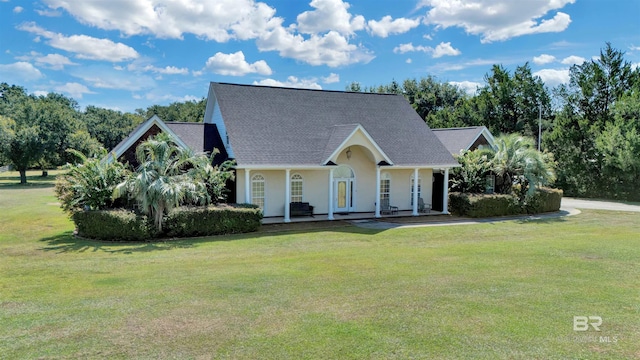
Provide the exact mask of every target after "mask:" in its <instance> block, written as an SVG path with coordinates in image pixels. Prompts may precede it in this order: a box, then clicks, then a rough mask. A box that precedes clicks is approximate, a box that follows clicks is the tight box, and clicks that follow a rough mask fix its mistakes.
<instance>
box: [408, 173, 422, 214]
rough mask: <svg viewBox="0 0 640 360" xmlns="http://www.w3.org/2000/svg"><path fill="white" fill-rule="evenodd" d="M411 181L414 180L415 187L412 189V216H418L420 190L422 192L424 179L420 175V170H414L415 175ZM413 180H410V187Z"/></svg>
mask: <svg viewBox="0 0 640 360" xmlns="http://www.w3.org/2000/svg"><path fill="white" fill-rule="evenodd" d="M411 180H413V187H411V192H412V197H411V202H412V203H413V206H412V208H413V209H412V210H413V213H412V214H411V215H413V216H418V215H419V214H418V189H420V191H422V184H421V182H422V178H421V177H420V174H419V173H418V168H415V169H413V174H412V175H411ZM411 180H409V185H411Z"/></svg>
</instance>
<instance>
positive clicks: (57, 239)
mask: <svg viewBox="0 0 640 360" xmlns="http://www.w3.org/2000/svg"><path fill="white" fill-rule="evenodd" d="M40 241H42V242H44V243H46V246H45V247H43V248H42V250H44V251H53V252H57V253H67V252H78V253H81V252H98V251H101V252H106V253H113V254H133V253H137V252H151V251H159V250H172V249H178V248H190V247H193V244H192V243H191V242H189V241H188V240H173V241H155V242H125V241H101V240H92V239H85V238H81V237H77V236H74V235H73V233H72V232H71V231H66V232H63V233H60V234H58V235H55V236H51V237H46V238H43V239H40Z"/></svg>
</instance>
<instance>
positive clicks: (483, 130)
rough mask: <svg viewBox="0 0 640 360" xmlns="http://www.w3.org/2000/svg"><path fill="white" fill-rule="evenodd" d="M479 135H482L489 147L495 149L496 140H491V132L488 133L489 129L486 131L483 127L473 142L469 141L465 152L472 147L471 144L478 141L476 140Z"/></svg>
mask: <svg viewBox="0 0 640 360" xmlns="http://www.w3.org/2000/svg"><path fill="white" fill-rule="evenodd" d="M480 135H484V138H485V139H487V142H489V145H490V146H491V147H492V148H494V149H495V146H496V145H495V144H496V140H495V139H494V138H493V135H491V132H490V131H489V129H487V127H486V126H483V127H482V130H481V131H480V132H479V133H478V135H476V137H475V138H473V140H471V143H470V144H469V145H467V147H466V148H465V150H469V148H470V147H471V145H473V143H475V142H476V141H477V140H478V138H480Z"/></svg>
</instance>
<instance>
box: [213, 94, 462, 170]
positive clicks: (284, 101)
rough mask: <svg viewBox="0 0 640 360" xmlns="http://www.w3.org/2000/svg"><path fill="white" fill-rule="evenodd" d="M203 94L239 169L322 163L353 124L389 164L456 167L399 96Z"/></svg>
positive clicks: (455, 163) (433, 136) (450, 157)
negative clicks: (211, 100) (211, 101)
mask: <svg viewBox="0 0 640 360" xmlns="http://www.w3.org/2000/svg"><path fill="white" fill-rule="evenodd" d="M211 89H212V90H213V94H215V97H216V99H215V100H216V102H217V104H218V106H219V108H220V112H221V114H222V118H223V119H224V123H225V126H226V129H227V133H228V135H229V139H230V144H231V147H232V149H233V152H234V155H235V159H236V161H237V163H238V165H240V166H248V165H322V162H323V161H324V160H326V158H327V156H328V154H330V153H331V152H332V151H331V150H330V149H329V148H330V147H331V146H336V147H337V146H338V145H340V143H341V142H342V141H343V140H344V138H346V136H348V135H349V134H350V133H351V131H353V129H355V127H356V126H357V125H358V124H360V125H362V127H363V128H364V129H365V130H366V131H367V132H368V133H369V135H370V136H371V137H372V138H373V140H374V141H375V142H376V143H377V144H378V146H380V148H381V149H382V151H384V152H385V154H386V155H387V156H388V157H389V158H390V160H391V161H392V162H393V164H394V165H399V166H403V165H405V166H409V165H416V166H431V165H433V166H435V165H441V166H455V165H457V162H456V160H455V159H454V158H453V157H452V155H451V153H450V152H449V151H447V149H446V148H445V147H444V145H443V144H442V143H441V142H440V140H439V139H438V138H437V137H436V136H435V135H434V134H433V133H432V132H431V130H430V129H429V127H428V126H427V125H426V124H425V122H424V121H423V120H422V119H421V118H420V116H419V115H418V114H417V113H416V112H415V111H414V109H413V108H412V107H411V105H410V104H409V103H408V102H407V101H406V100H405V99H404V97H402V96H400V95H389V94H372V93H356V92H341V91H322V90H306V89H292V88H278V87H264V86H251V85H236V84H224V83H211Z"/></svg>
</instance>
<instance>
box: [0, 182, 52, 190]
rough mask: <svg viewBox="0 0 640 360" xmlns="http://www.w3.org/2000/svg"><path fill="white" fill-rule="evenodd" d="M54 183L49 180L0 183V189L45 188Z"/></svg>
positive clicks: (50, 186)
mask: <svg viewBox="0 0 640 360" xmlns="http://www.w3.org/2000/svg"><path fill="white" fill-rule="evenodd" d="M54 186H55V184H54V183H52V182H51V183H49V182H28V183H26V184H20V183H0V190H28V189H46V188H52V187H54Z"/></svg>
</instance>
